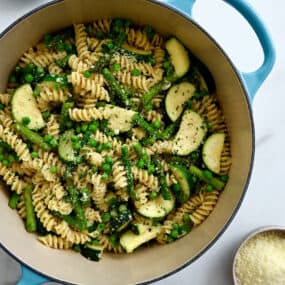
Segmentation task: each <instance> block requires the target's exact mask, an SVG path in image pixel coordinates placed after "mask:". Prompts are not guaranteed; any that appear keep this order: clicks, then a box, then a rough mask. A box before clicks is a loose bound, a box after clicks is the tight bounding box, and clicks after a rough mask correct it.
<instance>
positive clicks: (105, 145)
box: [103, 142, 112, 149]
mask: <svg viewBox="0 0 285 285" xmlns="http://www.w3.org/2000/svg"><path fill="white" fill-rule="evenodd" d="M103 147H104V148H105V149H112V143H111V142H107V143H105V144H104V146H103Z"/></svg>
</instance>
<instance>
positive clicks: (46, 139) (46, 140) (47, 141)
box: [44, 135, 53, 143]
mask: <svg viewBox="0 0 285 285" xmlns="http://www.w3.org/2000/svg"><path fill="white" fill-rule="evenodd" d="M52 139H53V136H51V135H45V136H44V141H45V142H46V143H49V142H50V141H51V140H52Z"/></svg>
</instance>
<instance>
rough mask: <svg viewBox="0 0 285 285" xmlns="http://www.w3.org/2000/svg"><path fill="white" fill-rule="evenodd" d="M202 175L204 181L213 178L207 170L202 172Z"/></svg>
mask: <svg viewBox="0 0 285 285" xmlns="http://www.w3.org/2000/svg"><path fill="white" fill-rule="evenodd" d="M203 175H204V177H205V178H206V179H212V178H213V173H212V172H211V171H209V170H203Z"/></svg>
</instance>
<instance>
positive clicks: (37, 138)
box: [14, 123, 51, 151]
mask: <svg viewBox="0 0 285 285" xmlns="http://www.w3.org/2000/svg"><path fill="white" fill-rule="evenodd" d="M14 127H15V129H16V130H17V131H18V132H20V133H21V134H22V135H23V136H24V137H25V138H26V139H27V140H29V141H30V142H32V143H34V144H37V145H38V146H39V147H41V148H42V149H44V150H45V151H50V150H51V147H50V145H48V144H47V143H46V142H45V141H44V138H43V137H42V136H41V135H39V134H38V133H36V132H33V131H32V130H30V129H29V128H27V127H25V126H24V125H22V124H19V123H16V124H15V125H14Z"/></svg>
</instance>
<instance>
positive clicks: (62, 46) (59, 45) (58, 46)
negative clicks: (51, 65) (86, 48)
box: [57, 43, 65, 51]
mask: <svg viewBox="0 0 285 285" xmlns="http://www.w3.org/2000/svg"><path fill="white" fill-rule="evenodd" d="M57 49H58V50H59V51H64V49H65V46H64V44H63V43H60V44H58V45H57Z"/></svg>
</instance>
